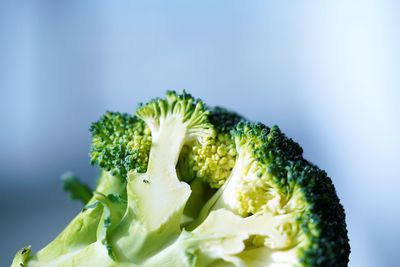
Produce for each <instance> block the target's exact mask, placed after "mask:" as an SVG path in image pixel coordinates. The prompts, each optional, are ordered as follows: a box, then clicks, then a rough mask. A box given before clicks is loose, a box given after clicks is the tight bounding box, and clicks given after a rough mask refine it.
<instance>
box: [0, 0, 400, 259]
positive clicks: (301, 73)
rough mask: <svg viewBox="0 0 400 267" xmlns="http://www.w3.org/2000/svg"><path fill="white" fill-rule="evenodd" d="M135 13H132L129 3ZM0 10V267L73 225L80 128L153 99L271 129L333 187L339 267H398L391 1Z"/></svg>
mask: <svg viewBox="0 0 400 267" xmlns="http://www.w3.org/2000/svg"><path fill="white" fill-rule="evenodd" d="M143 2H144V1H143ZM145 2H146V3H139V2H136V1H77V0H76V1H75V0H69V1H40V0H39V1H20V0H14V1H2V0H0V118H1V123H0V167H1V171H0V210H1V215H0V218H1V219H0V237H1V238H0V266H8V265H9V264H10V263H11V260H12V258H13V256H14V254H15V253H16V251H17V250H18V249H20V248H22V247H23V246H25V245H27V244H31V245H32V247H33V250H38V249H40V248H41V247H42V246H44V245H45V244H47V243H48V242H49V241H50V240H52V239H53V238H54V237H55V236H56V234H57V233H58V232H59V231H60V230H61V229H62V228H63V227H64V226H65V225H66V223H67V222H68V221H69V220H70V219H71V218H72V217H73V216H74V215H75V214H76V213H77V212H79V210H80V208H81V205H80V203H78V202H76V203H75V202H72V201H70V200H69V199H68V196H67V195H66V194H65V193H63V192H62V189H61V182H60V180H59V176H60V174H61V173H63V172H64V171H67V170H72V171H74V172H75V173H76V174H77V175H78V176H80V177H82V179H83V180H84V181H86V182H88V183H90V184H94V178H95V176H96V173H97V169H96V168H94V167H92V166H90V164H89V157H88V151H89V145H90V135H89V131H88V128H89V126H90V123H91V122H93V121H95V120H97V119H98V118H99V116H100V115H101V114H103V113H104V112H105V110H113V111H124V112H133V111H134V109H135V108H136V105H137V104H138V102H140V101H147V100H148V99H150V98H152V97H156V96H162V95H163V94H164V92H165V90H167V89H175V90H181V89H187V90H188V91H189V92H190V93H192V94H193V95H194V96H196V97H199V98H202V99H203V100H204V101H205V102H207V103H209V104H211V105H213V104H221V105H223V106H226V107H228V108H231V109H234V110H236V111H237V112H239V113H240V114H242V115H244V116H245V117H247V118H248V119H250V120H257V121H262V122H264V123H266V124H268V125H272V124H278V125H279V126H280V127H281V128H282V130H283V131H284V132H285V133H286V134H287V135H288V136H290V137H292V138H294V139H295V140H297V141H298V142H299V143H300V144H301V145H302V146H303V148H304V153H305V156H306V157H307V158H308V159H309V160H311V161H312V162H314V163H316V164H318V165H319V166H320V167H322V168H324V169H325V170H326V171H327V172H328V173H329V174H330V176H331V177H332V179H333V181H334V183H335V185H336V188H337V192H338V195H339V197H340V198H341V201H342V203H343V205H344V207H345V209H346V212H347V223H348V230H349V236H350V240H351V247H352V253H351V258H350V259H351V260H350V266H354V267H355V266H362V267H368V266H400V258H399V256H398V252H399V249H400V245H399V240H400V231H399V225H400V208H399V204H400V197H399V195H400V191H399V188H400V179H399V178H400V177H399V173H400V167H399V166H400V162H399V160H400V157H399V153H398V151H400V142H399V136H400V119H399V117H400V73H399V71H400V49H399V47H400V27H399V25H400V16H399V11H400V3H399V2H398V1H382V0H376V1H368V0H363V1H251V3H250V2H249V1H198V2H197V3H194V1H145Z"/></svg>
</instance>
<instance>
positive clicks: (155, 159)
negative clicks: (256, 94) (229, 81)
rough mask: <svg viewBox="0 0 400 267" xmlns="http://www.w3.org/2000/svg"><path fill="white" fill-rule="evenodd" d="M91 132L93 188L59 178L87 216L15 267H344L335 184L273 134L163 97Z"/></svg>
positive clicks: (25, 253)
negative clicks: (95, 168)
mask: <svg viewBox="0 0 400 267" xmlns="http://www.w3.org/2000/svg"><path fill="white" fill-rule="evenodd" d="M90 130H91V133H92V147H91V152H90V158H91V163H92V164H95V165H98V166H99V168H100V169H101V172H100V173H101V174H100V177H99V181H98V185H97V187H96V188H95V190H94V191H93V193H90V191H88V187H86V186H82V185H80V184H79V183H78V182H77V179H76V178H74V179H66V181H68V188H67V189H68V190H69V191H70V193H71V196H73V197H74V198H77V199H81V200H82V201H83V202H84V203H85V207H84V208H83V210H82V211H81V212H80V213H79V214H78V215H77V216H76V217H75V218H74V219H73V220H72V221H71V222H70V224H69V225H68V226H67V227H66V228H65V229H64V230H63V231H62V232H61V233H60V235H59V236H58V237H57V238H56V239H55V240H54V241H52V242H51V243H50V244H49V245H47V246H46V247H44V248H43V249H42V250H40V251H38V252H37V253H33V252H31V250H30V247H26V248H24V249H22V250H20V251H19V252H18V253H17V255H16V256H15V258H14V261H13V264H12V267H14V266H33V267H35V266H39V267H40V266H77V267H78V266H95V265H97V266H99V267H101V266H117V267H118V266H121V267H123V266H126V267H135V266H144V267H153V266H154V267H156V266H166V267H189V266H251V267H252V266H256V267H257V266H260V267H261V266H271V267H278V266H287V267H289V266H304V267H306V266H347V263H348V258H349V253H350V247H349V240H348V237H347V230H346V224H345V213H344V209H343V207H342V205H341V204H340V202H339V199H338V197H337V195H336V192H335V188H334V186H333V184H332V181H331V179H330V178H329V177H328V176H327V174H326V172H324V171H323V170H320V169H319V168H318V167H317V166H315V165H313V164H312V163H310V162H309V161H307V160H306V159H304V157H303V150H302V148H301V147H300V146H299V145H298V144H297V143H296V142H294V141H293V140H292V139H290V138H288V137H286V136H285V135H284V134H283V133H282V132H281V131H280V129H279V128H278V127H277V126H272V127H267V126H265V125H263V124H262V123H254V122H249V121H247V120H246V119H244V118H243V117H241V116H240V115H238V114H236V113H234V112H232V111H229V110H227V109H224V108H221V107H216V108H213V107H208V106H207V105H205V104H204V103H203V102H202V101H201V100H199V99H195V98H193V97H192V96H191V95H189V94H187V93H186V92H183V93H181V94H179V93H176V92H173V91H169V92H167V94H166V97H165V98H157V99H153V100H151V101H149V102H148V103H145V104H140V105H139V107H138V108H137V109H136V111H135V113H134V114H132V115H129V114H122V113H117V112H107V113H106V114H105V115H103V116H102V117H101V119H100V120H99V121H97V122H95V123H94V124H92V127H91V129H90ZM74 190H76V192H75V191H74Z"/></svg>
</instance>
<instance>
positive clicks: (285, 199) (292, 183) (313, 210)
mask: <svg viewBox="0 0 400 267" xmlns="http://www.w3.org/2000/svg"><path fill="white" fill-rule="evenodd" d="M232 133H233V135H234V136H235V140H236V146H237V150H238V153H242V154H246V155H245V156H244V158H245V160H244V161H245V162H246V164H247V166H246V167H244V168H242V175H241V180H240V181H239V182H238V185H237V188H236V190H237V205H236V206H235V205H234V207H237V210H236V212H237V213H239V214H241V215H242V216H249V215H251V214H259V213H269V214H271V215H272V216H279V215H287V214H292V215H293V218H292V220H289V221H287V222H286V223H284V224H282V225H280V228H279V231H281V232H282V233H284V235H285V236H286V237H289V238H288V239H292V240H293V242H291V243H288V245H289V244H291V245H293V244H296V246H297V247H298V250H297V254H298V257H299V264H302V265H304V266H345V265H346V264H347V262H348V255H349V253H350V247H349V244H348V238H347V231H346V225H345V215H344V209H343V207H342V205H341V204H340V203H339V199H338V197H337V195H336V192H335V189H334V186H333V184H332V181H331V179H330V178H329V177H328V176H327V174H326V172H324V171H322V170H320V169H319V168H318V167H316V166H314V165H313V164H311V163H310V162H308V161H306V160H304V159H303V157H302V149H301V147H300V146H299V145H298V144H297V143H295V142H294V141H293V140H292V139H289V138H287V137H286V136H285V135H284V134H282V133H281V131H280V130H279V128H278V127H277V126H274V127H272V128H268V127H267V126H264V125H262V124H260V123H255V124H254V123H249V122H241V123H239V124H238V125H237V127H236V128H235V129H234V130H233V131H232ZM239 160H240V159H239ZM258 241H259V239H257V238H255V239H253V243H254V242H258ZM288 247H290V246H288Z"/></svg>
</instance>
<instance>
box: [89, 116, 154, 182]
mask: <svg viewBox="0 0 400 267" xmlns="http://www.w3.org/2000/svg"><path fill="white" fill-rule="evenodd" d="M90 131H91V133H92V137H93V138H92V148H91V151H90V158H91V163H92V164H96V165H99V166H100V167H101V168H102V169H104V170H106V171H110V172H111V174H112V175H114V176H120V177H123V178H125V177H126V174H127V172H128V171H131V170H136V171H137V172H146V169H147V162H148V160H149V158H148V156H149V151H150V146H151V133H150V129H149V128H148V127H147V126H146V124H145V123H144V122H143V121H142V120H141V119H139V118H138V117H136V116H131V115H129V114H125V113H118V112H106V114H104V115H103V116H102V117H101V119H100V120H99V121H97V122H95V123H93V124H92V126H91V127H90Z"/></svg>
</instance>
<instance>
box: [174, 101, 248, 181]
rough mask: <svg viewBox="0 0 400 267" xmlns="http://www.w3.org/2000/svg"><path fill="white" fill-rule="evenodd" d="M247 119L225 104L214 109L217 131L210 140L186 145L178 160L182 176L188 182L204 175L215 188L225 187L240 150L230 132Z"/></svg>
mask: <svg viewBox="0 0 400 267" xmlns="http://www.w3.org/2000/svg"><path fill="white" fill-rule="evenodd" d="M242 119H243V118H242V117H241V116H240V115H238V114H236V113H234V112H231V111H228V110H226V109H224V108H221V107H216V108H213V109H211V113H210V115H209V120H210V123H211V124H212V125H213V128H214V130H215V134H214V135H212V136H210V137H209V139H208V140H207V142H206V143H195V144H188V145H186V146H184V147H183V149H182V152H181V156H180V158H179V162H178V166H177V168H178V170H179V171H180V176H181V177H182V178H183V179H185V181H187V182H190V181H191V180H192V179H195V178H200V179H202V180H203V181H204V182H206V183H208V184H209V185H210V186H211V187H212V188H219V187H221V186H222V185H223V184H224V182H225V180H226V179H227V178H228V176H229V174H230V173H231V171H232V168H233V166H234V165H235V160H236V149H235V142H234V140H233V137H232V135H231V134H230V131H231V130H232V129H233V128H234V127H235V126H236V124H237V123H238V122H239V121H240V120H242Z"/></svg>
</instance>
